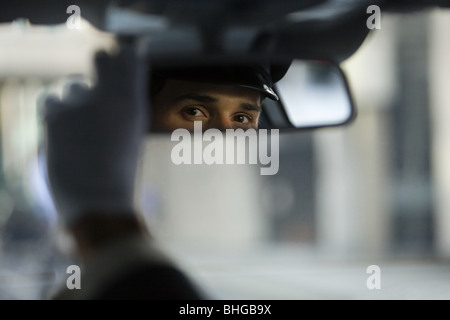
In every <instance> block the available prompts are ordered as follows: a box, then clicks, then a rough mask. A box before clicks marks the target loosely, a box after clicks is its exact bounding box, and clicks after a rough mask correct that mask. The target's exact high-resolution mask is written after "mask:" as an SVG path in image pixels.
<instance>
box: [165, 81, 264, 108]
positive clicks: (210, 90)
mask: <svg viewBox="0 0 450 320" xmlns="http://www.w3.org/2000/svg"><path fill="white" fill-rule="evenodd" d="M188 93H195V94H205V95H211V96H214V97H217V98H240V99H246V100H251V101H253V102H255V103H261V101H262V93H260V92H259V91H257V90H253V89H250V88H245V87H241V86H238V85H231V84H218V83H207V82H197V81H187V80H178V79H170V78H169V79H166V80H165V83H164V86H163V87H162V90H161V91H160V92H159V95H160V96H162V97H164V98H172V99H176V98H177V97H179V96H182V95H185V94H188Z"/></svg>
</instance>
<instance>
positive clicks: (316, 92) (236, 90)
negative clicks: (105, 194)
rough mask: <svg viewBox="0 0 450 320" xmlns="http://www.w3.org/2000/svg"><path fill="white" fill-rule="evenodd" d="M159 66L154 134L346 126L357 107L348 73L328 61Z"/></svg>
mask: <svg viewBox="0 0 450 320" xmlns="http://www.w3.org/2000/svg"><path fill="white" fill-rule="evenodd" d="M260 67H261V64H260V65H258V66H255V65H252V64H235V62H233V63H228V64H227V63H224V64H217V63H215V64H200V63H199V64H189V65H180V64H179V65H177V66H170V67H167V66H165V67H159V68H158V67H155V66H154V68H153V69H152V71H151V76H150V88H149V94H150V97H149V102H150V108H151V120H150V121H151V129H150V130H151V131H157V132H158V131H160V132H161V131H162V132H164V131H169V132H170V131H173V130H175V129H178V128H184V129H188V130H193V129H194V122H195V121H200V122H201V123H202V129H203V130H207V129H210V128H215V129H220V130H225V129H238V128H242V129H249V128H255V129H258V128H269V129H281V130H283V129H292V128H294V129H295V128H313V127H327V126H337V125H342V124H345V123H346V122H347V121H349V120H350V119H351V118H352V116H353V104H352V100H351V97H350V92H349V90H348V86H347V82H346V79H345V76H344V73H343V72H342V70H341V69H340V67H339V66H338V65H336V64H333V63H331V62H327V61H311V60H293V61H292V60H289V61H281V62H277V63H276V64H275V63H272V64H268V65H265V66H264V67H263V69H261V68H260Z"/></svg>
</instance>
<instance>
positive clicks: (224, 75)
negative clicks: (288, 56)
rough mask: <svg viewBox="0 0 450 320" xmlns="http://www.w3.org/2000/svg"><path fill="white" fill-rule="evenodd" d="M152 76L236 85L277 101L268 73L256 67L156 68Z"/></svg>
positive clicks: (265, 69) (264, 69) (266, 70)
mask: <svg viewBox="0 0 450 320" xmlns="http://www.w3.org/2000/svg"><path fill="white" fill-rule="evenodd" d="M153 74H154V75H158V76H160V77H165V78H172V79H179V80H186V81H197V82H208V83H219V84H231V85H238V86H240V87H244V88H249V89H254V90H257V91H259V92H261V93H262V94H263V95H264V96H265V97H268V98H270V99H272V100H279V98H278V95H277V94H276V93H275V91H274V89H273V81H272V79H271V76H270V72H269V71H268V69H267V68H264V67H261V66H258V65H254V66H248V65H232V66H229V65H227V66H200V67H177V68H163V69H162V68H157V69H154V70H153Z"/></svg>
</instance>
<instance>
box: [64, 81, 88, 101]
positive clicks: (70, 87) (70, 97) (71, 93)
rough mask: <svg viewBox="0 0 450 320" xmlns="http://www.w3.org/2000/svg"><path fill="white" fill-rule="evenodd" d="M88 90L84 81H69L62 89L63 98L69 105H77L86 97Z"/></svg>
mask: <svg viewBox="0 0 450 320" xmlns="http://www.w3.org/2000/svg"><path fill="white" fill-rule="evenodd" d="M88 90H89V88H88V86H87V84H86V83H84V82H73V83H69V84H67V85H66V86H65V87H64V89H63V99H64V101H66V102H67V103H68V104H69V105H71V106H73V105H78V104H80V103H82V102H83V101H84V100H85V99H86V97H87V94H88Z"/></svg>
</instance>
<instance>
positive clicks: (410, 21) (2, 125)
mask: <svg viewBox="0 0 450 320" xmlns="http://www.w3.org/2000/svg"><path fill="white" fill-rule="evenodd" d="M449 17H450V13H449V12H448V11H437V10H436V11H435V10H430V11H424V12H417V13H410V14H408V15H401V14H396V13H390V14H384V13H382V23H381V29H376V30H374V31H373V32H372V33H371V34H370V35H369V37H368V38H367V40H366V42H365V43H364V44H363V46H362V47H361V48H360V49H359V51H358V52H357V53H356V54H355V55H354V56H352V57H351V58H350V59H348V60H347V61H345V62H344V63H343V64H342V67H343V69H344V70H345V72H346V74H347V77H348V80H349V83H350V87H351V90H352V94H353V97H354V99H355V102H356V106H357V110H358V116H357V118H356V120H355V121H354V122H353V123H351V124H350V125H348V126H345V127H338V128H327V129H319V130H312V131H301V132H295V133H293V132H290V133H282V134H281V135H280V168H279V171H278V173H277V174H276V175H273V176H261V175H260V174H259V166H257V165H256V166H255V165H216V166H208V165H204V166H202V165H195V166H194V165H191V166H189V165H185V166H175V165H173V164H172V162H171V161H170V152H171V149H172V147H173V146H174V142H171V141H170V135H156V136H151V137H148V139H147V141H146V149H145V151H146V152H145V154H144V156H143V158H142V162H141V164H140V173H139V175H138V177H139V179H138V181H137V183H136V190H137V193H136V206H137V207H138V208H139V210H140V212H141V213H142V215H143V216H144V218H145V221H146V223H148V225H149V228H150V230H151V232H152V233H153V234H154V236H155V238H156V241H158V242H159V244H160V246H161V247H163V248H164V249H165V250H166V251H167V252H169V253H170V254H171V255H172V256H173V257H174V258H175V260H176V261H178V262H179V264H180V265H181V266H182V267H183V268H184V269H185V270H187V271H188V272H189V274H190V275H191V276H192V277H193V278H194V279H195V280H196V281H198V282H199V283H200V284H201V285H202V286H203V287H204V288H205V290H206V291H208V292H209V293H210V294H211V296H212V297H214V298H218V299H449V298H450V263H449V258H450V233H449V232H447V230H448V229H450V197H449V196H448V195H450V126H448V125H447V123H448V120H449V119H450V108H449V106H450V91H449V90H448V88H447V87H448V83H450V79H449V77H450V59H449V57H450V41H449V40H450V38H449V37H450V35H449V33H448V30H450V19H449ZM0 43H1V49H0V143H1V148H0V151H1V158H0V169H1V170H0V232H1V238H0V299H13V300H16V299H47V297H48V293H49V292H50V291H51V290H52V289H53V288H55V286H57V285H60V284H61V283H62V284H64V283H65V280H66V278H67V276H68V275H67V274H66V268H67V266H69V265H70V264H72V261H70V258H68V256H67V252H68V250H69V249H70V240H69V239H67V238H66V237H65V236H64V234H62V233H61V232H60V230H59V228H58V217H57V214H56V212H55V209H54V207H53V204H52V201H51V197H50V195H49V193H48V189H47V188H46V181H45V169H44V167H43V163H42V159H43V158H42V152H41V150H42V126H41V121H42V119H41V118H40V113H39V108H38V105H39V101H40V100H41V99H42V97H43V96H44V95H45V94H48V93H56V94H59V95H61V94H62V92H63V90H64V86H65V84H66V83H67V82H68V81H70V80H72V79H73V78H74V77H75V78H76V79H86V78H88V79H90V78H91V77H92V76H93V73H92V62H91V59H92V56H93V53H94V52H95V51H96V50H98V49H99V48H104V49H111V48H113V46H114V41H113V37H112V36H111V35H109V34H105V33H102V32H99V31H98V30H96V29H94V28H93V27H92V26H90V25H89V24H88V23H87V22H86V21H83V23H82V25H81V28H80V29H69V28H67V26H66V25H60V26H53V27H43V26H32V25H30V24H29V23H28V22H27V21H25V20H17V21H15V22H14V23H12V24H2V25H0ZM69 75H70V76H69ZM371 265H377V266H379V268H380V272H381V273H380V280H381V288H380V289H369V288H368V286H367V280H368V278H369V277H370V276H371V274H370V273H368V272H367V268H368V267H369V266H371Z"/></svg>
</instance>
